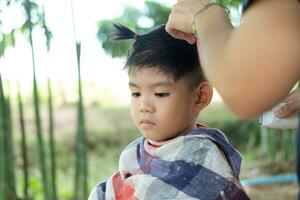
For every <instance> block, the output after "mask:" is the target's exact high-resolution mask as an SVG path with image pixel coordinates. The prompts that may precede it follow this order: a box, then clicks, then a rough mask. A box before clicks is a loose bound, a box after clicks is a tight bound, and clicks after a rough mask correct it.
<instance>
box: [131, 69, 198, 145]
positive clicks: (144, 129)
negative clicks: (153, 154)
mask: <svg viewBox="0 0 300 200" xmlns="http://www.w3.org/2000/svg"><path fill="white" fill-rule="evenodd" d="M129 87H130V90H131V116H132V119H133V121H134V123H135V125H136V127H137V128H138V129H139V131H141V133H142V134H143V136H144V137H145V138H147V139H149V140H153V141H164V140H168V139H171V138H174V137H176V136H179V135H182V134H184V133H186V132H188V131H190V130H191V129H193V128H194V124H195V120H196V118H197V115H198V112H199V109H198V107H196V106H195V101H196V92H193V91H191V90H190V89H189V88H188V85H187V80H186V78H181V79H179V80H178V81H176V82H175V81H174V80H173V78H171V77H170V76H167V75H166V74H164V73H163V72H160V71H158V69H156V68H146V69H141V70H135V71H133V72H131V73H130V75H129Z"/></svg>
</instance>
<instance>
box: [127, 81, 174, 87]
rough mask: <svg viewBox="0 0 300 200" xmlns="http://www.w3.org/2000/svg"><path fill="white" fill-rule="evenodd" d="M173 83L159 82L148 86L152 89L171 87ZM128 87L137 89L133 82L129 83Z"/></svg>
mask: <svg viewBox="0 0 300 200" xmlns="http://www.w3.org/2000/svg"><path fill="white" fill-rule="evenodd" d="M172 85H173V83H172V82H169V81H160V82H157V83H153V84H150V86H152V87H157V86H172ZM129 87H137V88H139V86H138V85H137V84H135V83H133V82H129Z"/></svg>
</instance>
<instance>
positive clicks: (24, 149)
mask: <svg viewBox="0 0 300 200" xmlns="http://www.w3.org/2000/svg"><path fill="white" fill-rule="evenodd" d="M18 106H19V122H20V129H21V137H22V141H21V147H22V158H23V168H22V170H23V176H24V179H23V192H24V196H25V199H29V196H28V195H29V194H28V189H29V173H28V164H29V162H28V156H27V139H26V133H25V132H26V131H25V122H24V111H23V102H22V96H21V90H20V84H19V83H18Z"/></svg>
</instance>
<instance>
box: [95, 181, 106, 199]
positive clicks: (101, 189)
mask: <svg viewBox="0 0 300 200" xmlns="http://www.w3.org/2000/svg"><path fill="white" fill-rule="evenodd" d="M105 192H106V181H105V182H103V183H100V184H99V185H97V200H105Z"/></svg>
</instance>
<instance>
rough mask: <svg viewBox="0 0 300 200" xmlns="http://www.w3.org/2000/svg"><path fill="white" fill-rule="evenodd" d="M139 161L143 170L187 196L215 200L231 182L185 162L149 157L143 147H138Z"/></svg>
mask: <svg viewBox="0 0 300 200" xmlns="http://www.w3.org/2000/svg"><path fill="white" fill-rule="evenodd" d="M137 147H138V148H137V159H138V163H139V166H140V168H141V170H142V171H143V172H144V173H145V174H150V175H152V176H153V177H156V178H158V179H160V180H162V181H163V182H165V183H167V184H170V185H172V186H173V187H175V188H177V189H178V190H180V191H182V192H184V193H186V194H187V195H189V196H191V197H195V198H199V199H205V200H213V199H216V197H217V196H218V195H219V193H220V191H222V190H223V189H225V188H226V186H227V185H229V183H230V181H229V180H227V179H226V178H224V177H222V176H220V175H219V174H217V173H215V172H213V171H211V170H209V169H207V168H205V167H203V166H202V165H196V164H192V163H187V162H185V161H182V160H180V161H173V162H171V161H165V160H161V159H159V158H156V157H152V156H151V155H149V154H148V153H147V152H146V151H145V150H144V149H143V145H141V144H139V145H138V146H137Z"/></svg>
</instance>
